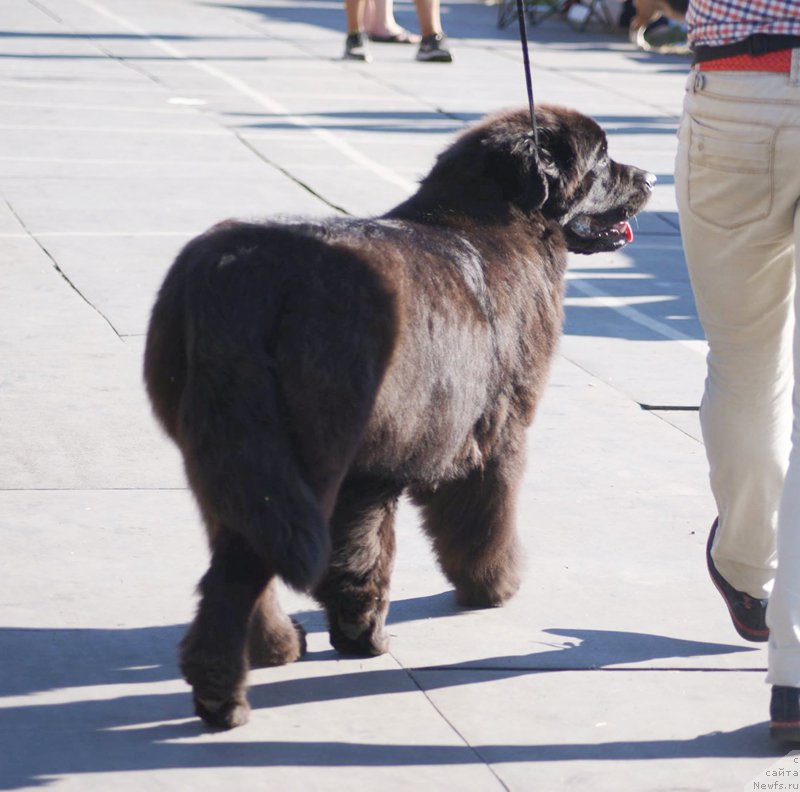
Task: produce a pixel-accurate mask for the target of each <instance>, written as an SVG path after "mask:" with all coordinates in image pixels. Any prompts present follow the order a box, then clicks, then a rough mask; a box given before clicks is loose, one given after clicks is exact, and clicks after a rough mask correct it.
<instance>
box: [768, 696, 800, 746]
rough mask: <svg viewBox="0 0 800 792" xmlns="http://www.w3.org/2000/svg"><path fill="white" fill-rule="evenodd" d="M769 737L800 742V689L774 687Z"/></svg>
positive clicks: (770, 706)
mask: <svg viewBox="0 0 800 792" xmlns="http://www.w3.org/2000/svg"><path fill="white" fill-rule="evenodd" d="M769 736H770V737H772V738H773V739H775V740H781V741H782V742H800V688H796V687H784V686H782V685H773V687H772V698H771V700H770V702H769Z"/></svg>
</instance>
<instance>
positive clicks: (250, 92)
mask: <svg viewBox="0 0 800 792" xmlns="http://www.w3.org/2000/svg"><path fill="white" fill-rule="evenodd" d="M75 2H77V3H79V4H80V5H83V6H84V7H86V8H89V9H91V10H93V11H94V12H95V13H97V14H99V15H100V16H104V17H106V18H107V19H110V20H112V21H113V22H115V23H116V24H117V25H119V26H121V27H123V28H126V29H127V30H130V31H131V32H132V33H135V34H136V35H138V36H141V37H142V38H143V39H144V40H146V41H149V42H150V43H151V44H152V45H153V46H154V47H157V48H158V49H160V50H162V51H163V52H166V53H167V54H169V55H171V56H172V57H173V58H175V59H176V60H180V61H183V62H184V63H187V64H188V65H189V66H191V67H192V68H194V69H197V70H198V71H202V72H205V73H206V74H208V75H209V76H211V77H214V78H216V79H218V80H221V81H222V82H224V83H226V84H227V85H229V86H230V87H231V88H233V89H234V90H236V91H238V92H239V93H240V94H242V95H244V96H247V97H248V98H249V99H251V100H252V101H254V102H256V104H259V105H261V106H262V107H264V108H266V109H267V110H269V111H270V112H272V113H275V114H277V115H281V116H283V117H284V119H285V121H287V122H288V123H291V124H293V125H294V126H298V127H305V128H307V129H309V130H310V131H311V132H312V133H313V134H314V135H316V136H317V137H319V138H321V139H322V140H324V141H325V142H326V143H328V144H329V145H330V146H332V147H333V148H335V149H336V150H337V151H338V152H339V153H340V154H342V155H344V156H345V157H347V158H348V159H351V160H353V161H354V162H356V163H357V164H359V165H361V166H362V167H364V168H366V169H367V170H369V171H371V172H372V173H374V174H375V175H376V176H379V177H380V178H382V179H384V181H387V182H389V183H391V184H394V185H395V186H397V187H401V188H402V189H404V190H405V191H406V192H409V193H411V192H413V191H414V190H415V189H416V185H414V184H413V182H410V181H408V180H407V179H403V178H402V177H400V176H398V175H397V174H396V173H394V171H392V170H391V169H390V168H387V167H385V166H383V165H381V164H380V163H378V162H376V161H375V160H373V159H372V158H371V157H367V156H365V155H364V154H362V153H361V152H360V151H358V149H356V148H354V147H353V146H351V145H350V144H349V143H347V142H346V141H345V140H342V139H341V138H339V137H338V136H337V135H334V134H333V133H332V132H330V131H328V130H327V129H320V128H319V127H315V126H314V125H313V123H312V122H309V121H308V120H306V119H305V118H302V117H299V116H295V115H293V114H292V113H290V112H289V110H288V108H286V107H284V106H283V105H282V104H280V103H279V102H277V101H275V100H274V99H272V98H271V97H270V96H268V95H267V94H265V93H263V92H262V91H258V90H256V89H255V88H253V87H252V86H250V85H248V84H247V83H246V82H244V80H240V79H239V78H238V77H234V76H233V75H232V74H228V73H227V72H225V71H223V70H222V69H220V68H218V67H216V66H212V65H210V64H208V63H202V62H198V61H196V60H193V59H192V58H190V57H189V56H188V55H186V54H185V53H183V52H181V50H179V49H178V48H177V47H174V46H173V45H172V44H170V43H168V42H166V41H164V40H163V39H160V38H158V37H156V36H151V35H150V34H149V33H148V32H147V31H146V30H145V29H144V28H141V27H139V26H138V25H137V24H135V23H134V22H131V21H130V20H129V19H126V18H125V17H122V16H120V15H119V14H115V13H114V12H113V11H110V10H108V9H107V8H104V7H103V6H101V5H99V4H98V3H96V2H94V0H75Z"/></svg>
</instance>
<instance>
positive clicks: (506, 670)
mask: <svg viewBox="0 0 800 792" xmlns="http://www.w3.org/2000/svg"><path fill="white" fill-rule="evenodd" d="M564 651H567V650H566V649H565V650H564ZM405 670H406V671H408V672H409V673H411V674H413V673H425V672H429V671H431V672H437V673H459V672H465V671H466V672H472V671H477V672H479V673H492V674H508V675H512V674H513V675H516V674H554V673H558V674H561V673H569V672H575V671H577V672H579V673H584V672H596V671H599V672H607V673H608V672H623V671H624V672H628V673H630V672H636V673H649V672H653V673H654V672H658V673H667V672H679V673H690V674H740V673H747V674H749V673H754V672H758V673H759V674H764V673H766V671H767V667H766V666H764V667H763V668H746V667H737V668H720V667H713V668H703V667H701V666H686V667H683V668H682V667H680V666H646V667H642V666H612V667H609V666H586V667H581V666H554V667H553V668H542V667H541V666H539V667H534V666H463V667H453V666H421V667H419V668H407V669H405ZM423 692H424V691H423Z"/></svg>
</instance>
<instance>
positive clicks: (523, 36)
mask: <svg viewBox="0 0 800 792" xmlns="http://www.w3.org/2000/svg"><path fill="white" fill-rule="evenodd" d="M517 16H519V39H520V43H521V44H522V62H523V63H524V64H525V85H526V87H527V88H528V108H529V109H530V112H531V129H532V130H533V143H534V145H535V146H536V151H538V150H539V128H538V127H537V126H536V113H535V112H534V110H533V83H532V82H531V61H530V58H529V57H528V30H527V28H526V26H525V8H524V7H523V4H522V0H517Z"/></svg>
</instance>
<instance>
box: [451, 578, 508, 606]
mask: <svg viewBox="0 0 800 792" xmlns="http://www.w3.org/2000/svg"><path fill="white" fill-rule="evenodd" d="M518 589H519V579H518V578H501V579H493V580H488V581H487V580H470V581H467V582H459V583H458V584H456V602H458V604H459V605H461V606H462V607H464V608H498V607H500V606H501V605H503V604H505V603H506V602H507V601H508V600H510V599H511V597H513V596H514V595H515V594H516V593H517V590H518Z"/></svg>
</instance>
